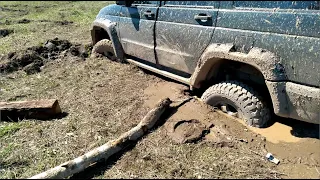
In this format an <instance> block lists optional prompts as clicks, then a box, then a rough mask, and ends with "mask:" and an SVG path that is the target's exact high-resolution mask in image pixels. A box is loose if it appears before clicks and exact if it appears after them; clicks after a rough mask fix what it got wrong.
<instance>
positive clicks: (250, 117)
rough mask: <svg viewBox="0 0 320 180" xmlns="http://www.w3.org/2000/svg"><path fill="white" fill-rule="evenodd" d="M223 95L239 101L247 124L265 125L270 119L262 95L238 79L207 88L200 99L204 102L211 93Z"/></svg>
mask: <svg viewBox="0 0 320 180" xmlns="http://www.w3.org/2000/svg"><path fill="white" fill-rule="evenodd" d="M214 94H215V95H219V94H221V95H224V96H226V97H228V98H229V99H230V100H232V101H233V102H239V100H240V102H239V104H240V106H241V107H240V108H241V109H243V110H244V111H245V112H243V113H246V115H247V117H246V118H245V119H244V120H245V122H246V123H247V124H248V125H249V126H254V127H260V128H261V127H265V125H266V123H267V122H268V120H269V119H270V110H269V108H268V107H267V105H266V103H265V102H264V101H263V99H262V97H260V96H259V95H258V93H257V92H256V91H254V90H253V89H252V88H251V87H250V86H248V85H246V84H244V83H242V82H239V81H224V82H221V83H218V84H215V85H213V86H211V87H210V88H208V89H207V90H206V91H205V92H204V93H203V95H202V97H201V100H202V101H203V102H206V103H207V101H208V100H209V98H210V97H211V96H212V95H214Z"/></svg>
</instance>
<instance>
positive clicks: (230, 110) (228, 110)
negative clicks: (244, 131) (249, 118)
mask: <svg viewBox="0 0 320 180" xmlns="http://www.w3.org/2000/svg"><path fill="white" fill-rule="evenodd" d="M219 99H220V98H219ZM223 99H224V100H222V101H221V99H220V101H214V100H211V102H209V103H208V104H210V105H211V106H213V107H216V108H218V109H219V110H221V111H222V112H224V113H225V114H228V115H231V116H234V117H237V118H240V119H241V118H243V114H242V112H241V110H240V109H239V108H238V107H237V106H236V105H235V104H234V103H233V102H232V101H231V100H229V99H226V98H223Z"/></svg>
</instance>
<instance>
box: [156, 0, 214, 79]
mask: <svg viewBox="0 0 320 180" xmlns="http://www.w3.org/2000/svg"><path fill="white" fill-rule="evenodd" d="M218 8H219V1H164V4H163V5H162V6H161V7H159V12H158V18H157V21H156V27H155V32H156V33H155V36H156V47H155V50H156V58H157V60H158V63H159V64H160V65H161V66H162V67H167V70H168V71H175V73H176V74H177V73H179V75H181V76H189V75H190V74H192V72H193V71H194V69H195V67H196V64H197V61H198V59H199V58H200V56H201V54H202V52H203V51H204V50H205V48H206V47H207V46H208V44H209V42H210V40H211V38H212V36H213V32H214V28H215V22H216V18H217V13H218ZM176 70H178V71H179V72H176Z"/></svg>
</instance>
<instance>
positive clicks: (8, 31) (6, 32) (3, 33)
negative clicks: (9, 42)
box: [0, 29, 13, 38]
mask: <svg viewBox="0 0 320 180" xmlns="http://www.w3.org/2000/svg"><path fill="white" fill-rule="evenodd" d="M11 33H13V30H12V29H0V38H2V37H6V36H8V35H9V34H11Z"/></svg>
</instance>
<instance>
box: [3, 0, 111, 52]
mask: <svg viewBox="0 0 320 180" xmlns="http://www.w3.org/2000/svg"><path fill="white" fill-rule="evenodd" d="M112 3H114V2H113V1H0V7H4V8H6V9H7V10H4V11H0V17H2V19H0V22H1V23H4V22H5V21H6V20H9V21H11V24H9V25H6V24H1V23H0V29H13V30H14V33H13V34H10V35H9V36H6V37H4V38H0V44H1V46H0V54H7V53H8V52H10V51H16V50H21V49H24V48H25V47H26V46H27V47H29V46H35V45H38V44H39V43H41V42H44V41H46V40H47V39H50V38H54V37H58V38H61V39H68V40H70V41H76V40H78V39H82V41H86V42H88V41H90V28H91V24H92V22H93V20H94V19H95V17H96V16H97V14H98V12H99V11H100V9H101V8H103V7H104V6H107V5H108V4H112ZM18 10H20V11H18ZM22 19H28V20H31V22H30V23H27V24H19V23H17V21H18V20H22ZM40 20H46V21H49V22H40ZM64 20H66V21H73V23H72V24H69V25H65V26H61V25H57V24H55V23H54V21H64Z"/></svg>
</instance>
